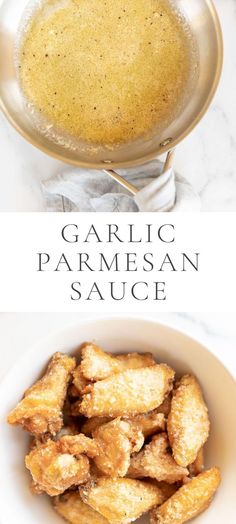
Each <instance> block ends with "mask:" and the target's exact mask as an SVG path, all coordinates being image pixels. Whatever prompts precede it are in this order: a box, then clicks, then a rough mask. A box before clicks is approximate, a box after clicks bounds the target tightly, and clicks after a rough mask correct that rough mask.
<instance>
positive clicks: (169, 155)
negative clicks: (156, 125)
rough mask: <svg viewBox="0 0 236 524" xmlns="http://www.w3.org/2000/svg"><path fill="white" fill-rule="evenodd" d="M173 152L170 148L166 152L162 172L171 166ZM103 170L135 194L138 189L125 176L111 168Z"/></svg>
mask: <svg viewBox="0 0 236 524" xmlns="http://www.w3.org/2000/svg"><path fill="white" fill-rule="evenodd" d="M174 153H175V150H174V149H171V150H170V151H169V152H168V153H167V156H166V161H165V163H164V167H163V171H162V173H166V171H168V170H169V169H170V168H171V167H172V166H173V159H174ZM103 171H104V173H106V174H107V175H109V176H110V177H111V178H113V179H114V180H116V182H118V183H119V184H120V185H121V186H123V187H125V189H127V190H128V191H129V192H130V193H131V194H132V195H136V193H138V191H139V189H137V187H135V186H133V184H130V182H128V181H127V180H125V178H123V177H122V176H120V175H118V173H116V171H113V169H103Z"/></svg>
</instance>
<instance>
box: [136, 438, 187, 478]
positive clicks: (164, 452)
mask: <svg viewBox="0 0 236 524" xmlns="http://www.w3.org/2000/svg"><path fill="white" fill-rule="evenodd" d="M188 474H189V472H188V469H187V468H182V467H181V466H178V464H176V462H175V460H174V458H173V457H172V454H171V452H170V449H169V442H168V438H167V435H166V433H160V434H159V435H156V436H155V437H153V438H152V440H151V442H150V444H147V445H146V446H145V447H144V449H143V450H142V451H140V453H137V455H134V456H133V457H132V458H131V462H130V468H129V471H128V476H129V477H132V478H144V477H150V478H153V479H156V480H158V481H159V482H161V481H165V482H168V483H169V484H174V483H175V482H178V481H181V480H182V479H183V478H184V477H186V476H187V475H188Z"/></svg>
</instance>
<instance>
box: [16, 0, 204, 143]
mask: <svg viewBox="0 0 236 524" xmlns="http://www.w3.org/2000/svg"><path fill="white" fill-rule="evenodd" d="M193 49H194V41H193V38H192V35H191V32H190V29H189V27H188V24H187V22H186V20H185V19H184V18H183V17H182V16H181V15H180V14H179V13H178V11H176V10H175V8H174V7H173V4H172V2H171V1H168V0H62V1H58V0H48V1H47V0H44V1H43V2H41V5H40V7H38V8H37V9H35V10H34V11H33V14H32V16H31V19H30V21H29V23H28V24H27V26H26V28H25V30H24V31H23V32H22V36H21V43H20V49H19V75H20V83H21V88H22V91H23V93H24V96H25V98H26V100H27V101H29V102H30V103H31V104H32V105H33V107H34V108H35V109H36V111H37V112H38V113H40V115H41V117H43V118H45V119H46V121H47V122H49V123H50V124H53V125H54V126H56V127H57V128H58V129H59V130H60V131H62V132H64V133H66V134H68V135H70V136H71V137H73V138H74V139H76V140H83V141H85V142H87V143H90V144H95V145H96V144H97V145H105V146H111V147H112V146H115V145H116V144H119V143H122V142H129V141H134V140H136V139H138V138H140V137H143V136H145V135H147V134H148V133H150V132H152V131H153V130H154V128H155V129H161V128H163V127H165V126H166V125H168V124H170V123H171V121H172V120H174V119H175V117H176V116H177V115H178V114H179V113H180V111H181V108H182V107H183V104H184V103H185V101H186V97H187V96H188V94H189V92H190V86H191V83H192V81H193V78H194V71H196V67H195V66H196V61H195V60H194V51H193Z"/></svg>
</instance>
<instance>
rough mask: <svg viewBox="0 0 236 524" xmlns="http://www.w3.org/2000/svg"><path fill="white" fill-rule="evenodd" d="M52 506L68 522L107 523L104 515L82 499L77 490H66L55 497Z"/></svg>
mask: <svg viewBox="0 0 236 524" xmlns="http://www.w3.org/2000/svg"><path fill="white" fill-rule="evenodd" d="M53 507H54V508H55V510H56V512H57V513H58V514H59V515H60V516H61V517H63V518H64V519H65V520H66V521H67V522H69V523H70V524H109V523H108V520H107V519H105V517H103V516H102V515H100V513H98V512H97V511H94V510H93V509H92V508H91V507H90V506H88V504H85V503H84V502H83V501H82V499H81V497H80V494H79V493H78V492H68V493H65V494H64V495H61V496H60V497H56V498H55V499H54V500H53Z"/></svg>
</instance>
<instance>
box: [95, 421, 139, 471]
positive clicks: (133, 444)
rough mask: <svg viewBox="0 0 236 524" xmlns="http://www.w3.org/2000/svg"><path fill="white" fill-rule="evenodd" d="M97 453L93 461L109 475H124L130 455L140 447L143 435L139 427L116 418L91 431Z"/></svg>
mask: <svg viewBox="0 0 236 524" xmlns="http://www.w3.org/2000/svg"><path fill="white" fill-rule="evenodd" d="M93 437H94V439H95V441H96V443H97V445H98V449H99V453H98V455H97V456H96V457H95V459H94V462H95V464H96V466H97V467H98V468H99V470H100V471H102V472H103V473H104V475H107V476H109V477H124V476H125V475H126V473H127V471H128V469H129V465H130V456H131V454H132V453H134V452H137V451H139V450H140V449H141V447H142V446H143V444H144V436H143V433H142V431H141V430H140V429H138V428H136V427H135V426H134V425H132V424H130V423H129V422H127V421H124V420H121V419H120V418H117V419H115V420H112V421H111V422H108V424H104V425H103V426H100V427H99V428H97V429H95V430H94V431H93Z"/></svg>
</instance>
